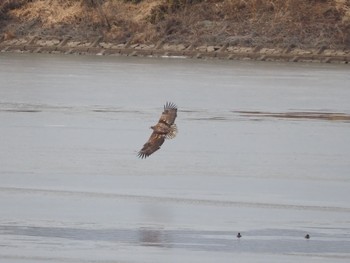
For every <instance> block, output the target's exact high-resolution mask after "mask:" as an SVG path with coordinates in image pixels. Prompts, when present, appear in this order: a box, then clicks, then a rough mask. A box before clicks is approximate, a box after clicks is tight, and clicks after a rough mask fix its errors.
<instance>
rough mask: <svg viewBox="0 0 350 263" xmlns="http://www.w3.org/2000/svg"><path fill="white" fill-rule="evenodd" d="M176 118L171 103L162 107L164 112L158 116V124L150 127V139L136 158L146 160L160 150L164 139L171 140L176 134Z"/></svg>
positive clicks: (175, 111) (174, 106) (174, 109)
mask: <svg viewBox="0 0 350 263" xmlns="http://www.w3.org/2000/svg"><path fill="white" fill-rule="evenodd" d="M176 116H177V106H176V105H175V104H174V103H172V102H167V103H166V104H165V105H164V111H163V112H162V115H161V116H160V119H159V121H158V123H157V124H156V125H154V126H152V127H151V129H152V130H153V132H152V134H151V137H149V139H148V141H147V142H146V143H145V144H144V145H143V147H142V149H141V150H140V151H139V153H138V157H140V158H146V157H148V156H150V155H151V154H152V153H154V152H155V151H157V150H159V149H160V146H161V145H162V144H163V143H164V140H165V139H173V138H175V136H176V133H177V127H176V124H175V123H174V122H175V119H176Z"/></svg>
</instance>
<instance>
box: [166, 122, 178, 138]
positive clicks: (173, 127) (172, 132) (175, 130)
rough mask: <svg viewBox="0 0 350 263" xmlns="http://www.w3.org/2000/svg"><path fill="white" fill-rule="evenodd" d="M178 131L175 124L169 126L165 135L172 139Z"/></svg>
mask: <svg viewBox="0 0 350 263" xmlns="http://www.w3.org/2000/svg"><path fill="white" fill-rule="evenodd" d="M177 133H178V130H177V126H176V124H173V125H171V126H170V131H169V133H168V134H167V135H166V136H165V138H166V139H174V138H175V137H176V135H177Z"/></svg>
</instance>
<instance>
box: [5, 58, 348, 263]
mask: <svg viewBox="0 0 350 263" xmlns="http://www.w3.org/2000/svg"><path fill="white" fill-rule="evenodd" d="M349 72H350V68H349V66H342V65H324V64H323V65H320V64H284V63H257V62H236V61H211V60H209V61H201V60H187V59H166V58H164V59H154V58H126V57H98V56H92V57H90V56H86V57H83V56H72V55H70V56H63V55H57V56H56V55H33V54H0V210H1V213H0V261H1V262H10V263H13V262H26V263H27V262H123V263H124V262H130V263H133V262H150V263H154V262H198V263H199V262H200V263H202V262H236V261H237V262H243V263H245V262H349V261H350V202H349V200H350V162H349V160H350V136H349V135H350V132H349V130H350V103H349V102H350V74H349ZM166 101H172V102H174V103H176V104H177V105H178V107H179V112H178V118H177V120H176V123H177V126H178V128H179V134H178V136H177V137H176V138H175V139H173V140H169V141H166V142H165V143H164V145H163V146H162V149H161V150H159V151H158V152H156V153H155V154H154V155H152V156H150V157H149V158H147V159H144V160H141V159H138V158H137V152H138V150H139V149H140V148H141V147H142V145H143V144H144V143H145V142H146V141H147V139H148V137H149V136H150V134H151V130H150V129H149V127H150V126H151V125H154V124H155V123H156V122H157V121H158V118H159V116H160V113H161V111H162V107H163V105H164V103H165V102H166ZM238 232H240V233H241V234H242V237H241V238H240V239H238V238H237V237H236V235H237V233H238ZM307 233H308V234H309V235H310V236H311V238H310V239H308V240H307V239H305V238H304V236H305V235H306V234H307Z"/></svg>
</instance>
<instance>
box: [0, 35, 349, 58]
mask: <svg viewBox="0 0 350 263" xmlns="http://www.w3.org/2000/svg"><path fill="white" fill-rule="evenodd" d="M0 51H1V52H24V53H56V54H57V53H61V54H79V55H87V54H90V55H109V56H118V55H121V56H153V57H187V58H197V59H201V58H203V59H211V58H213V59H214V58H217V59H236V60H258V61H291V62H326V63H346V64H348V63H349V62H350V50H335V49H327V48H325V47H321V48H314V49H299V48H285V49H283V48H264V47H242V46H229V45H216V46H210V45H202V46H193V45H184V44H169V43H164V42H159V43H157V44H148V45H147V44H137V43H136V44H131V43H120V44H117V43H111V42H105V41H103V39H102V37H98V38H96V39H95V40H94V41H92V42H90V41H75V40H72V39H70V38H64V39H55V38H53V39H41V38H37V37H33V38H21V39H12V40H6V41H3V42H1V43H0Z"/></svg>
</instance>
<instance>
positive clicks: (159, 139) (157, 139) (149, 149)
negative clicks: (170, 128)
mask: <svg viewBox="0 0 350 263" xmlns="http://www.w3.org/2000/svg"><path fill="white" fill-rule="evenodd" d="M164 140H165V135H164V134H159V133H156V132H153V133H152V134H151V136H150V137H149V139H148V141H147V142H146V143H145V144H144V145H143V147H142V149H141V150H140V151H139V153H138V157H140V158H142V159H143V158H146V157H148V156H150V155H151V154H152V153H154V152H155V151H157V150H159V149H160V146H161V145H162V144H163V143H164Z"/></svg>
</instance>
